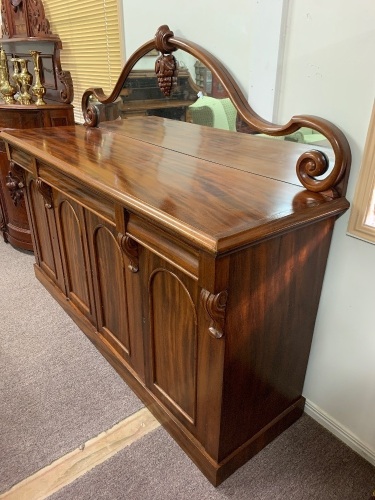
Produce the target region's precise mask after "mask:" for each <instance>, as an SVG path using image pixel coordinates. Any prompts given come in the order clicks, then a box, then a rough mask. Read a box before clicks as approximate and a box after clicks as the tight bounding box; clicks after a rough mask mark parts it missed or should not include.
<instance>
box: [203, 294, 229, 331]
mask: <svg viewBox="0 0 375 500" xmlns="http://www.w3.org/2000/svg"><path fill="white" fill-rule="evenodd" d="M227 299H228V292H227V291H226V290H224V291H222V292H219V293H217V294H216V295H214V294H212V293H210V292H209V291H207V290H205V289H202V291H201V301H202V304H203V307H204V308H205V311H206V312H207V314H208V316H209V317H210V318H211V324H210V326H209V328H208V331H209V332H210V335H212V336H213V337H215V338H216V339H221V338H222V337H223V336H224V324H225V311H226V306H227Z"/></svg>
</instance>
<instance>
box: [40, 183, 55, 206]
mask: <svg viewBox="0 0 375 500" xmlns="http://www.w3.org/2000/svg"><path fill="white" fill-rule="evenodd" d="M36 186H37V188H38V191H39V193H40V194H41V195H42V196H43V199H44V206H45V207H46V208H49V209H50V208H52V207H53V195H52V188H51V186H49V185H48V184H46V183H45V182H43V181H42V179H37V180H36Z"/></svg>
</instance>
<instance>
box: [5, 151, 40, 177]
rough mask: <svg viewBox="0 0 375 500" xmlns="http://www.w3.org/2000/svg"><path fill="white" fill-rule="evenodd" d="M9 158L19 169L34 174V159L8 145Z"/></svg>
mask: <svg viewBox="0 0 375 500" xmlns="http://www.w3.org/2000/svg"><path fill="white" fill-rule="evenodd" d="M8 148H9V156H10V159H11V160H12V161H14V163H17V165H19V166H20V167H22V168H24V169H25V170H27V171H28V172H30V173H31V174H34V175H35V174H36V166H35V159H34V157H33V156H31V155H30V154H28V153H26V152H25V151H22V149H16V148H13V147H12V146H10V145H8Z"/></svg>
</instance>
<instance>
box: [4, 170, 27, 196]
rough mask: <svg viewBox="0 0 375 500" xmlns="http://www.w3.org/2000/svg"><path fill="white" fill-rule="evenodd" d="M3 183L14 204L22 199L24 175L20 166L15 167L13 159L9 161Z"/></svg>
mask: <svg viewBox="0 0 375 500" xmlns="http://www.w3.org/2000/svg"><path fill="white" fill-rule="evenodd" d="M5 185H6V187H7V188H8V190H9V194H10V197H11V198H12V200H13V203H14V204H15V206H18V204H19V203H21V201H22V200H23V188H24V186H25V176H24V171H23V169H22V168H19V167H17V165H16V163H14V161H11V162H10V170H9V172H8V175H7V176H6V177H5Z"/></svg>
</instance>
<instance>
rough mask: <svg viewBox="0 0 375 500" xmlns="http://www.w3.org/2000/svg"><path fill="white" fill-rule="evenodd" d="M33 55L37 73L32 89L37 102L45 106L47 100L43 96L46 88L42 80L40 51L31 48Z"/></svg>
mask: <svg viewBox="0 0 375 500" xmlns="http://www.w3.org/2000/svg"><path fill="white" fill-rule="evenodd" d="M30 54H31V57H32V58H33V61H34V73H35V84H34V86H33V88H32V89H31V90H32V92H33V94H34V95H35V96H36V102H35V104H36V105H37V106H43V105H44V104H46V103H45V101H44V100H43V96H44V94H45V93H46V89H45V88H44V87H43V85H42V82H41V80H40V52H38V51H37V50H30Z"/></svg>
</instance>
